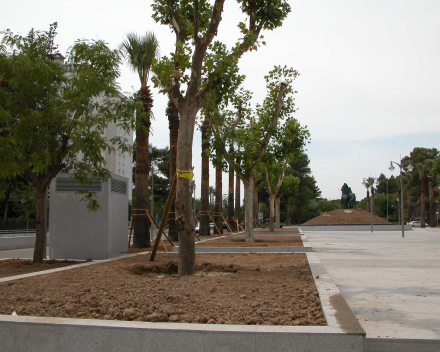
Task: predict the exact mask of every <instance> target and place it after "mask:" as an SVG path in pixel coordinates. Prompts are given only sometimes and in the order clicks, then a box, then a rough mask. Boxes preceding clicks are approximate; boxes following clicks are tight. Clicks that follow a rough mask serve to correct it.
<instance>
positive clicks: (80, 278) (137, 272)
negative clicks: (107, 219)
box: [0, 253, 326, 325]
mask: <svg viewBox="0 0 440 352" xmlns="http://www.w3.org/2000/svg"><path fill="white" fill-rule="evenodd" d="M196 270H197V274H196V275H192V276H184V277H179V276H177V275H176V271H177V255H176V254H165V253H160V254H158V255H157V256H156V260H155V261H154V262H149V261H148V255H137V256H132V257H129V258H124V259H120V260H114V261H110V262H105V263H100V264H97V265H90V266H86V267H82V268H77V269H73V270H66V271H63V272H59V273H54V274H49V275H45V276H40V277H32V278H26V279H21V280H17V281H13V282H7V283H1V284H0V314H6V315H10V314H12V312H14V311H16V312H17V314H18V315H30V316H45V317H66V318H95V319H116V320H137V321H154V322H158V321H161V322H188V323H208V324H267V325H326V323H325V319H324V317H323V313H322V311H321V305H320V301H319V295H318V292H317V290H316V287H315V284H314V281H313V277H312V275H311V272H310V268H309V265H308V262H307V257H306V255H305V254H197V255H196Z"/></svg>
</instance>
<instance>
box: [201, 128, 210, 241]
mask: <svg viewBox="0 0 440 352" xmlns="http://www.w3.org/2000/svg"><path fill="white" fill-rule="evenodd" d="M208 129H209V122H208V121H207V120H205V121H203V126H202V187H201V194H200V197H201V199H200V226H199V234H200V236H209V235H210V234H211V230H210V229H209V216H208V211H209V156H208V151H209V139H208V138H209V135H208Z"/></svg>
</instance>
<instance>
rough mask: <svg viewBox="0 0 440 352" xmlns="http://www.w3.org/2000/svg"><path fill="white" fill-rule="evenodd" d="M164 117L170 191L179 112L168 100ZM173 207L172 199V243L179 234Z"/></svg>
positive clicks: (170, 233) (174, 205)
mask: <svg viewBox="0 0 440 352" xmlns="http://www.w3.org/2000/svg"><path fill="white" fill-rule="evenodd" d="M165 113H166V115H167V116H168V124H169V128H170V179H169V183H170V189H171V185H172V184H173V181H174V176H175V175H176V158H177V137H178V135H179V111H178V110H177V108H176V106H175V105H174V103H173V102H172V101H171V100H169V101H168V107H167V109H166V112H165ZM175 207H176V200H175V199H173V203H172V204H171V211H170V215H169V225H168V236H169V237H170V239H172V240H173V241H177V240H178V239H179V234H178V232H177V225H176V222H175V221H174V220H175V215H176V213H175Z"/></svg>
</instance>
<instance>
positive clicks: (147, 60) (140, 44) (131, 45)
mask: <svg viewBox="0 0 440 352" xmlns="http://www.w3.org/2000/svg"><path fill="white" fill-rule="evenodd" d="M121 52H122V54H123V56H124V57H125V59H126V60H127V62H128V64H129V66H130V67H131V69H132V70H133V71H134V72H136V73H137V74H138V75H139V80H140V82H141V88H140V90H139V93H138V97H139V100H140V101H141V102H142V111H141V112H139V114H138V116H137V121H136V169H135V205H134V206H135V209H146V208H147V207H148V176H149V166H148V159H149V150H148V138H149V131H150V125H151V122H150V116H151V108H152V106H153V98H152V96H151V92H150V88H149V87H148V84H147V83H148V76H149V73H150V69H151V64H152V61H153V59H154V58H155V57H157V56H158V55H159V43H158V41H157V38H156V37H155V35H154V34H153V33H152V32H147V33H146V34H145V35H144V36H138V35H137V34H135V33H129V34H127V38H126V40H124V42H123V43H122V44H121ZM133 221H134V235H133V246H134V247H136V248H144V247H150V233H149V222H148V220H147V218H146V217H144V216H135V218H134V219H133Z"/></svg>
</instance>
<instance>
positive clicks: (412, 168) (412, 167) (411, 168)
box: [408, 164, 414, 172]
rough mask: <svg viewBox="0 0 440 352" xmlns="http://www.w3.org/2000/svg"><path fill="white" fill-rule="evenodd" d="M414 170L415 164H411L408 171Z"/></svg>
mask: <svg viewBox="0 0 440 352" xmlns="http://www.w3.org/2000/svg"><path fill="white" fill-rule="evenodd" d="M413 170H414V166H412V165H411V164H409V165H408V171H409V172H411V171H413Z"/></svg>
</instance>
